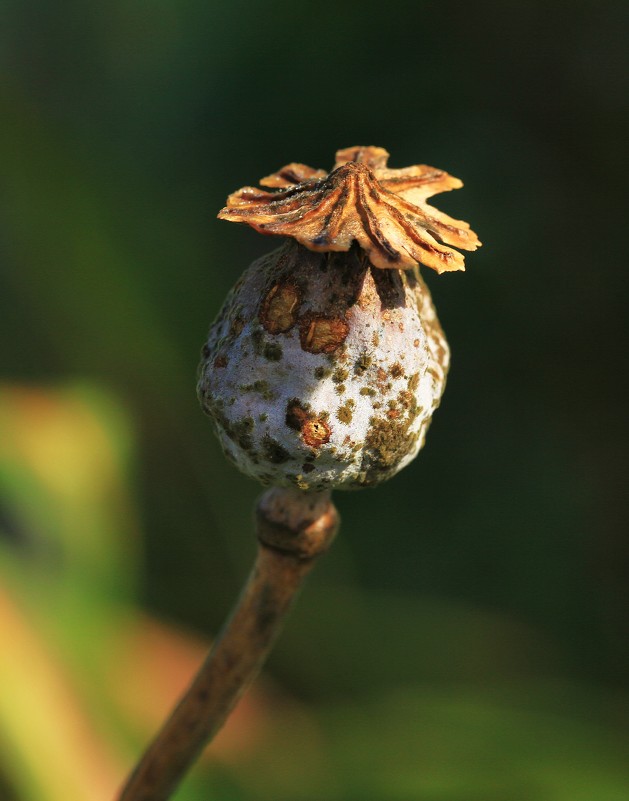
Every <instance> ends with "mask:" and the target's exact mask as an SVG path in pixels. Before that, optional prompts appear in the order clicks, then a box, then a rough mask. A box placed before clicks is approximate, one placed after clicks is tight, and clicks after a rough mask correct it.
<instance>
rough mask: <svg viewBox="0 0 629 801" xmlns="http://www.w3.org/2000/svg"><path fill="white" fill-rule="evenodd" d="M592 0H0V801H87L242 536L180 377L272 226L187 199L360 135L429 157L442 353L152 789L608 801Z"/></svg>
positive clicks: (617, 621) (135, 746)
mask: <svg viewBox="0 0 629 801" xmlns="http://www.w3.org/2000/svg"><path fill="white" fill-rule="evenodd" d="M625 27H626V11H625V4H624V3H621V2H615V0H603V2H602V3H601V2H594V0H577V1H576V2H574V3H571V4H569V5H568V4H565V3H562V2H560V0H549V1H548V2H544V3H542V2H541V0H535V1H534V2H529V3H517V2H498V0H480V2H478V3H475V4H473V5H471V4H469V3H464V2H462V0H445V2H440V3H436V2H429V0H421V1H420V2H416V3H408V2H402V0H392V2H389V3H387V4H384V5H383V4H381V3H376V2H375V0H373V1H371V0H366V1H365V2H363V3H360V4H358V3H356V2H352V1H350V2H346V3H338V2H332V1H331V0H320V2H318V3H316V4H307V3H305V4H296V3H295V2H289V0H270V2H267V3H253V2H242V0H235V2H229V3H226V2H224V3H219V2H201V0H162V1H161V2H156V3H146V2H142V1H141V0H115V1H114V2H110V3H107V4H104V3H81V2H78V0H65V1H64V2H61V3H58V2H52V0H49V1H47V0H5V2H3V3H1V4H0V341H1V345H2V347H1V348H0V378H1V381H2V383H1V384H0V801H109V800H110V799H111V798H112V797H113V793H114V790H115V788H116V786H118V785H119V784H120V782H121V780H122V777H123V776H124V774H125V772H126V771H127V770H128V769H129V768H130V766H131V764H132V762H133V760H134V758H135V757H137V755H138V754H139V752H140V750H141V749H142V747H143V746H144V745H145V743H146V742H147V740H148V739H149V737H150V736H151V734H152V733H153V732H154V731H155V729H156V728H157V726H158V725H159V722H160V720H161V719H162V718H163V716H164V715H165V714H166V712H167V710H168V709H169V707H170V706H171V704H172V703H173V702H174V700H175V698H176V697H177V694H178V693H179V692H180V691H181V689H182V688H183V687H184V686H185V684H186V682H187V680H188V679H189V677H190V676H191V675H192V673H193V672H194V670H195V668H196V666H197V665H198V663H199V661H200V660H201V658H202V655H203V653H204V652H205V650H206V649H207V647H208V644H209V642H210V640H211V638H212V636H213V634H214V633H215V632H216V631H217V630H218V627H219V626H220V624H221V622H222V621H223V619H224V618H225V616H226V615H227V613H228V611H229V608H230V606H231V604H232V603H233V601H234V599H235V598H236V596H237V593H238V590H239V587H240V585H241V584H242V582H243V580H244V578H245V576H246V574H247V572H248V569H249V566H250V563H251V561H252V559H253V554H254V543H253V541H252V539H253V538H252V533H251V519H250V515H251V511H250V510H251V507H252V504H253V501H254V499H255V496H256V494H257V492H258V488H257V487H255V486H253V485H252V484H251V483H250V482H248V481H247V480H246V479H244V478H242V477H241V476H239V475H237V474H236V473H235V471H234V470H233V469H232V468H231V467H230V466H228V465H227V463H226V462H225V461H224V459H223V457H222V455H221V453H220V451H219V448H218V446H217V444H216V442H215V440H214V438H213V436H212V433H211V430H210V426H209V424H208V421H207V420H206V419H204V417H203V415H202V413H201V411H200V410H199V408H198V404H197V401H196V398H195V392H194V385H195V371H196V366H197V360H198V354H199V351H200V347H201V345H202V342H203V340H204V337H205V334H206V331H207V327H208V325H209V323H210V321H211V319H212V318H213V316H214V315H215V314H216V312H217V311H218V309H219V307H220V304H221V302H222V299H223V297H224V296H225V294H226V292H227V290H228V289H229V287H230V286H231V285H232V284H233V283H234V282H235V281H236V280H237V278H238V276H239V274H240V273H241V272H242V270H243V269H244V268H245V267H246V266H247V265H248V264H249V263H250V262H251V261H252V259H253V258H255V257H257V256H259V255H261V254H262V253H264V252H265V250H270V249H271V248H272V247H273V246H274V245H275V242H274V241H272V240H269V239H266V238H264V237H260V236H258V235H256V234H254V233H253V232H251V231H248V230H242V229H240V228H238V227H237V226H228V225H226V224H224V223H219V222H217V221H215V220H214V219H213V218H214V214H215V212H216V211H217V210H218V209H219V208H220V207H221V205H222V204H223V201H224V198H225V196H226V195H227V194H228V193H229V192H231V191H233V190H235V189H236V188H238V187H240V186H242V185H246V184H253V183H255V181H256V180H257V179H258V178H259V177H261V176H263V175H266V174H268V173H270V172H271V171H273V170H274V169H277V168H278V167H280V166H281V165H282V164H285V163H287V162H290V161H302V162H305V163H309V164H312V165H313V166H316V167H329V166H330V165H331V163H332V160H333V155H334V151H335V150H336V148H339V147H346V146H349V145H353V144H374V145H379V146H383V147H386V148H387V149H388V150H389V151H391V153H392V157H391V164H392V166H404V165H407V164H414V163H419V162H425V163H429V164H434V165H436V166H438V167H442V168H444V169H447V170H448V171H449V172H451V173H452V174H454V175H457V176H460V177H461V178H463V179H464V180H465V184H466V185H465V188H464V189H463V190H462V191H461V192H457V193H452V196H445V197H444V198H443V200H442V201H440V203H441V205H442V206H443V208H444V210H445V211H447V212H449V213H451V214H453V215H454V216H455V217H460V218H463V219H466V220H469V221H470V223H471V224H472V225H473V227H474V229H475V230H477V231H478V232H479V235H480V237H481V239H482V240H483V242H484V243H485V244H484V247H483V248H482V249H481V250H480V251H478V252H477V253H474V254H471V255H470V256H469V257H468V258H467V264H468V267H467V272H466V273H465V274H458V275H449V276H442V277H440V278H438V279H433V277H432V276H427V280H429V281H430V285H431V290H432V291H433V295H434V297H435V300H436V302H437V306H438V309H439V313H440V317H441V321H442V323H443V325H444V328H445V329H446V332H447V334H448V337H449V340H450V344H451V346H452V351H453V368H452V372H451V375H450V378H449V385H448V388H447V389H446V393H445V396H444V401H443V404H442V408H440V409H439V411H438V412H437V414H436V416H435V420H434V423H433V426H432V429H431V431H430V432H429V435H428V439H427V446H426V448H425V450H424V451H423V452H422V453H421V454H420V456H419V457H418V459H417V460H416V462H415V463H413V465H411V466H410V467H409V468H408V469H406V470H405V471H404V472H403V473H402V474H401V475H400V476H398V477H396V478H395V480H393V481H391V482H390V483H388V484H387V485H385V486H383V487H381V488H378V489H377V490H375V491H365V492H361V493H352V494H345V495H340V497H339V498H338V499H337V503H338V505H339V507H340V510H341V514H342V517H343V526H342V533H341V535H340V536H339V537H338V539H337V541H336V543H335V545H334V548H333V549H332V550H331V552H330V553H329V554H328V555H327V556H326V558H325V559H324V560H323V561H322V562H321V564H320V565H319V566H318V568H317V570H316V571H315V572H314V574H313V576H312V578H311V579H310V580H309V583H308V586H307V588H306V590H305V592H304V593H303V594H302V596H301V598H300V601H299V604H298V606H297V608H296V610H295V612H294V613H293V615H292V616H291V618H290V620H289V623H288V626H287V628H286V630H285V632H284V634H283V636H282V638H281V641H280V643H279V645H278V647H277V650H276V651H275V652H274V654H273V655H272V657H271V659H270V662H269V665H268V668H267V670H266V671H265V674H264V676H263V677H262V678H261V679H260V681H259V682H257V683H256V685H255V687H254V688H253V690H252V691H251V692H250V694H249V695H248V696H247V698H246V699H245V700H244V702H243V703H242V704H241V705H240V706H239V708H238V710H237V713H236V714H235V716H234V718H233V719H232V720H231V721H230V722H229V724H228V725H227V726H226V728H225V730H224V732H223V733H222V734H221V735H220V737H219V739H218V740H217V741H216V743H215V744H214V745H213V746H212V747H211V748H210V749H209V750H208V753H207V755H206V756H205V757H204V758H203V760H202V762H201V763H200V764H199V766H198V768H197V769H196V770H195V771H194V773H193V775H192V776H191V777H190V778H189V779H188V781H187V782H186V783H185V784H184V786H182V788H181V790H180V791H179V793H178V795H177V799H178V801H200V799H203V801H206V800H207V801H211V800H212V799H216V801H270V800H271V799H272V800H273V801H398V800H399V801H626V799H627V798H628V797H629V768H628V767H627V764H628V760H627V754H628V753H629V717H628V709H629V707H628V700H627V699H628V695H627V691H628V689H629V680H628V677H629V647H628V644H629V626H628V625H627V624H628V621H629V590H628V589H627V588H628V587H629V581H627V578H628V573H629V544H628V540H627V531H629V524H628V516H627V503H626V501H627V492H626V480H627V474H628V472H629V471H627V466H626V454H627V452H628V451H629V431H628V418H627V415H626V409H627V403H628V400H629V399H628V398H627V382H626V378H625V377H624V372H625V371H624V363H625V362H626V353H627V348H628V347H629V335H628V332H627V325H626V324H627V313H626V309H627V306H628V301H629V297H628V296H629V292H628V291H627V290H628V288H629V273H628V272H627V271H626V270H625V269H623V267H622V265H623V264H624V262H626V254H625V252H624V245H623V243H622V235H621V231H622V229H623V226H624V225H625V220H626V213H625V210H624V205H625V203H626V201H625V195H626V184H627V181H626V179H625V176H624V174H623V173H622V165H623V163H625V162H626V157H625V149H626V141H627V138H628V136H629V134H627V132H626V123H627V113H626V81H625V79H624V78H623V77H622V76H623V75H626V74H629V71H628V70H627V69H626V57H627V48H626V44H625V38H626V37H625V35H624V33H623V29H624V28H625Z"/></svg>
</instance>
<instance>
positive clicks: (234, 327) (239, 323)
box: [229, 317, 245, 337]
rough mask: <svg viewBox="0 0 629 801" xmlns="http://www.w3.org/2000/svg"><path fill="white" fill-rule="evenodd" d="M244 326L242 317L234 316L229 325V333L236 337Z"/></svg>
mask: <svg viewBox="0 0 629 801" xmlns="http://www.w3.org/2000/svg"><path fill="white" fill-rule="evenodd" d="M244 327H245V321H244V320H243V319H242V317H234V319H233V320H232V323H231V326H230V327H229V333H230V334H231V335H232V336H233V337H237V336H238V335H239V334H240V332H241V331H242V329H243V328H244Z"/></svg>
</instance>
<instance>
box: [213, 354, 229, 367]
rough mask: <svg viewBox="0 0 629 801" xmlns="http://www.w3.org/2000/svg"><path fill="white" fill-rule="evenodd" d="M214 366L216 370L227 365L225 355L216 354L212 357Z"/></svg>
mask: <svg viewBox="0 0 629 801" xmlns="http://www.w3.org/2000/svg"><path fill="white" fill-rule="evenodd" d="M214 367H215V368H216V369H217V370H218V369H220V368H221V367H227V356H217V357H216V358H215V359H214Z"/></svg>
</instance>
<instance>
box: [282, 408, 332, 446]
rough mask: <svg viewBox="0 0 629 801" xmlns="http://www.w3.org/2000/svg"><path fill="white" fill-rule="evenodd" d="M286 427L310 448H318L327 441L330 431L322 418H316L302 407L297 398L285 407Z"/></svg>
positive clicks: (307, 409)
mask: <svg viewBox="0 0 629 801" xmlns="http://www.w3.org/2000/svg"><path fill="white" fill-rule="evenodd" d="M286 425H287V426H288V427H289V428H292V429H293V430H294V431H299V432H300V433H301V436H302V438H303V440H304V442H305V443H306V445H309V446H310V447H311V448H319V447H320V446H321V445H325V443H326V442H328V441H329V439H330V435H331V433H332V430H331V429H330V426H329V425H328V424H327V423H326V422H325V420H324V419H323V417H322V416H317V415H316V414H314V413H313V412H311V411H310V410H309V408H307V407H306V406H303V405H302V403H301V401H299V400H298V399H297V398H293V400H291V401H289V402H288V406H287V407H286Z"/></svg>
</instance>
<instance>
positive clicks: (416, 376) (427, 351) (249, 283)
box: [199, 241, 449, 491]
mask: <svg viewBox="0 0 629 801" xmlns="http://www.w3.org/2000/svg"><path fill="white" fill-rule="evenodd" d="M448 364H449V350H448V345H447V343H446V340H445V337H444V335H443V332H442V330H441V327H440V326H439V322H438V320H437V318H436V315H435V312H434V308H433V305H432V301H431V299H430V294H429V292H428V289H427V288H426V286H425V284H424V283H423V281H422V279H421V278H420V276H419V271H418V270H417V269H409V270H382V269H378V268H376V267H374V266H373V265H372V264H371V263H370V262H369V260H368V259H367V258H366V257H365V255H364V253H363V252H362V251H361V250H360V249H359V248H357V247H353V248H352V249H351V250H350V251H349V252H343V253H335V252H329V253H317V252H312V251H311V250H308V249H306V248H305V247H303V246H302V245H299V244H297V243H296V242H293V241H288V242H287V243H286V244H285V245H284V246H283V247H281V248H280V249H279V250H276V251H274V252H273V253H271V254H269V255H267V256H265V257H263V258H262V259H259V260H258V261H256V262H254V264H253V265H251V267H250V268H249V269H248V270H247V271H246V272H245V274H244V275H243V276H242V278H241V279H240V280H239V281H238V283H237V284H236V286H235V287H234V289H233V290H232V292H231V293H230V295H229V297H228V298H227V300H226V302H225V304H224V306H223V308H222V310H221V312H220V314H219V316H218V318H217V320H216V321H215V323H214V324H213V326H212V328H211V330H210V334H209V339H208V342H207V344H206V345H205V347H204V351H203V362H202V364H201V371H200V379H199V397H200V399H201V402H202V405H203V408H204V410H205V411H206V412H207V413H208V414H209V415H210V416H211V417H212V419H213V420H214V423H215V427H216V431H217V434H218V436H219V439H220V441H221V444H222V447H223V449H224V451H225V453H226V455H227V456H228V458H230V459H231V460H232V461H233V462H234V463H235V464H236V465H237V466H238V467H239V468H240V469H241V470H242V471H243V472H245V473H246V474H248V475H250V476H252V477H253V478H256V479H258V480H259V481H261V482H262V483H263V484H275V485H278V486H297V487H299V488H301V489H304V490H316V491H320V490H324V489H356V488H360V487H364V486H373V485H376V484H378V483H380V482H381V481H383V480H385V479H387V478H389V477H390V476H392V475H394V474H395V473H396V472H397V471H398V470H400V469H401V468H402V467H404V466H405V465H406V464H408V462H410V461H411V459H413V458H414V457H415V456H416V455H417V452H418V451H419V449H420V448H421V447H422V445H423V443H424V437H425V432H426V429H427V427H428V424H429V422H430V419H431V416H432V413H433V411H434V410H435V408H436V407H437V406H438V404H439V400H440V398H441V394H442V392H443V389H444V385H445V379H446V373H447V370H448Z"/></svg>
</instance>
